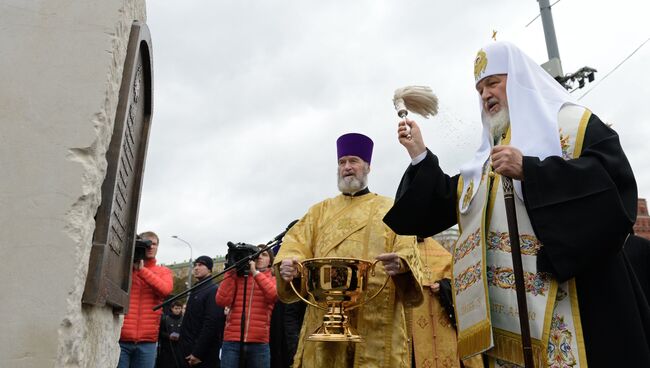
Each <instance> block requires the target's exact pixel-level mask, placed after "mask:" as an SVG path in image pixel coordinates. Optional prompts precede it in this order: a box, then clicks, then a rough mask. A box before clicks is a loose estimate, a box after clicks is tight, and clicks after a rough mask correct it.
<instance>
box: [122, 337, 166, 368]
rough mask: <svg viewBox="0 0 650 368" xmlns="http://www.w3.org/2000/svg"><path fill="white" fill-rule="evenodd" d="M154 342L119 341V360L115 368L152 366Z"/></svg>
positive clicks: (154, 361)
mask: <svg viewBox="0 0 650 368" xmlns="http://www.w3.org/2000/svg"><path fill="white" fill-rule="evenodd" d="M156 346H157V343H155V342H139V343H134V342H126V341H120V362H119V363H117V368H154V365H155V364H156Z"/></svg>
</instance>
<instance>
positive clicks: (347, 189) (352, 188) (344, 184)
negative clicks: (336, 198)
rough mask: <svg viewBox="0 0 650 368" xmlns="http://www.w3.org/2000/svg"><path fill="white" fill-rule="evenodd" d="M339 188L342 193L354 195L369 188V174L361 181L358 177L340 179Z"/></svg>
mask: <svg viewBox="0 0 650 368" xmlns="http://www.w3.org/2000/svg"><path fill="white" fill-rule="evenodd" d="M338 186H339V190H340V191H341V193H347V194H353V193H356V192H358V191H360V190H361V189H363V188H365V187H367V186H368V174H364V175H363V177H362V178H361V179H359V178H357V177H356V176H348V177H340V176H339V177H338Z"/></svg>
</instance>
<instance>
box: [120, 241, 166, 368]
mask: <svg viewBox="0 0 650 368" xmlns="http://www.w3.org/2000/svg"><path fill="white" fill-rule="evenodd" d="M140 237H141V238H143V239H145V240H149V241H151V247H149V248H148V249H147V250H146V252H145V259H144V260H141V261H139V262H137V263H134V264H133V277H132V278H131V293H130V300H129V311H128V313H127V314H126V316H124V324H123V325H122V333H121V335H120V361H119V363H118V368H153V367H154V364H155V363H156V345H157V342H158V329H159V328H160V315H161V314H162V310H161V309H159V310H157V311H154V310H153V307H154V306H155V305H157V304H160V303H161V302H162V301H163V299H165V297H166V296H167V295H169V294H170V293H171V292H172V288H173V286H174V285H173V284H174V280H173V277H172V271H171V270H170V269H169V268H167V267H164V266H157V265H156V253H158V235H156V234H155V233H154V232H151V231H148V232H144V233H142V234H140Z"/></svg>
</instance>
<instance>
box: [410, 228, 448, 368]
mask: <svg viewBox="0 0 650 368" xmlns="http://www.w3.org/2000/svg"><path fill="white" fill-rule="evenodd" d="M418 252H419V254H420V262H421V267H422V288H423V293H424V302H423V303H422V304H421V305H420V306H418V307H416V308H413V309H411V310H409V313H408V314H409V315H410V316H409V319H410V321H409V322H410V324H409V328H410V330H411V336H412V337H413V354H414V362H415V365H414V367H415V368H424V367H426V368H429V367H430V368H460V359H459V358H458V349H457V341H456V329H455V328H454V326H453V325H452V322H451V319H450V316H449V315H448V313H446V312H445V309H444V307H443V306H442V304H441V303H440V301H439V300H438V295H437V294H438V292H439V288H440V286H439V285H440V284H439V281H440V280H442V279H451V254H450V253H449V252H448V251H447V250H446V249H445V248H443V247H442V245H440V244H439V243H438V242H437V241H435V240H433V238H425V239H422V238H418Z"/></svg>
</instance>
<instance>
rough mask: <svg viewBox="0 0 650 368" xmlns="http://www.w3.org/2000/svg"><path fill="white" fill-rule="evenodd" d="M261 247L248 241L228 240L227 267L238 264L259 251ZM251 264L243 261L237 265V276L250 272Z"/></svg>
mask: <svg viewBox="0 0 650 368" xmlns="http://www.w3.org/2000/svg"><path fill="white" fill-rule="evenodd" d="M259 250H260V248H258V247H257V246H255V245H252V244H247V243H233V242H228V253H227V254H226V264H225V266H226V268H228V267H230V266H232V265H234V264H236V263H237V262H239V261H241V260H242V259H245V258H246V257H250V256H252V255H253V254H255V253H257V252H259ZM248 270H249V265H248V263H246V262H243V263H242V264H240V265H239V266H238V267H237V276H243V275H244V274H246V273H248Z"/></svg>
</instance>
